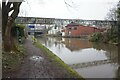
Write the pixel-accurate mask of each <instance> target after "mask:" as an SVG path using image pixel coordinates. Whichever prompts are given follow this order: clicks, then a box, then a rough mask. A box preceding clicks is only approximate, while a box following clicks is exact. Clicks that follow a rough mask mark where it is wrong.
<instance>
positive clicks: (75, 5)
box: [19, 0, 119, 20]
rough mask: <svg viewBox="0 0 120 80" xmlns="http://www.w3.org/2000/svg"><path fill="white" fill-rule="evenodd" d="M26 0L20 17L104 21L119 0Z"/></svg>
mask: <svg viewBox="0 0 120 80" xmlns="http://www.w3.org/2000/svg"><path fill="white" fill-rule="evenodd" d="M65 1H66V2H67V3H68V4H70V5H71V7H70V6H67V5H66V4H65V2H64V0H26V1H25V2H23V3H22V5H21V9H20V14H19V16H29V17H48V18H67V19H69V18H74V19H97V20H101V19H104V18H105V16H106V14H107V13H108V12H109V10H110V9H111V8H112V7H114V6H115V5H116V4H117V2H118V1H119V0H65Z"/></svg>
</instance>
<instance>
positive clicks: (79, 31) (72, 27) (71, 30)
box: [64, 22, 103, 37]
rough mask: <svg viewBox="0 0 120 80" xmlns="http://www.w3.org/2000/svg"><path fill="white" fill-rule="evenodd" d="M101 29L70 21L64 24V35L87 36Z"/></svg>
mask: <svg viewBox="0 0 120 80" xmlns="http://www.w3.org/2000/svg"><path fill="white" fill-rule="evenodd" d="M102 31H103V30H102V29H99V28H96V27H90V26H83V25H80V24H77V23H74V22H72V23H70V24H68V25H67V26H65V30H64V32H65V36H67V37H80V36H89V35H92V34H93V33H95V32H102Z"/></svg>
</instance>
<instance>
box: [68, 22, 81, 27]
mask: <svg viewBox="0 0 120 80" xmlns="http://www.w3.org/2000/svg"><path fill="white" fill-rule="evenodd" d="M73 26H80V24H78V23H75V22H71V23H70V24H68V25H67V26H66V27H73Z"/></svg>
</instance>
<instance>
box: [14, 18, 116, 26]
mask: <svg viewBox="0 0 120 80" xmlns="http://www.w3.org/2000/svg"><path fill="white" fill-rule="evenodd" d="M15 21H16V23H18V24H42V25H43V24H44V25H51V24H52V25H57V26H65V25H67V24H69V23H71V22H72V21H74V22H76V23H79V24H81V25H89V26H93V25H94V26H97V27H109V26H111V25H116V23H117V21H108V20H83V19H57V18H41V17H17V18H16V20H15Z"/></svg>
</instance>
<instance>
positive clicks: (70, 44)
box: [65, 38, 92, 51]
mask: <svg viewBox="0 0 120 80" xmlns="http://www.w3.org/2000/svg"><path fill="white" fill-rule="evenodd" d="M65 45H66V47H67V48H68V49H70V50H71V51H76V50H80V49H83V48H91V47H92V43H91V42H89V41H88V40H80V39H77V38H72V39H71V38H65Z"/></svg>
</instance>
